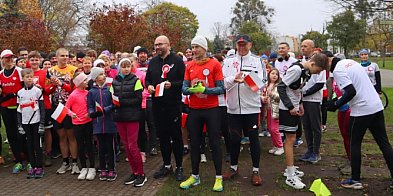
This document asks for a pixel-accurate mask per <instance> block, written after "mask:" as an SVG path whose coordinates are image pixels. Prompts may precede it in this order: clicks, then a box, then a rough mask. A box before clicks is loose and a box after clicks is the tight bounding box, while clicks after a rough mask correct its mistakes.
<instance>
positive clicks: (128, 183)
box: [124, 179, 136, 185]
mask: <svg viewBox="0 0 393 196" xmlns="http://www.w3.org/2000/svg"><path fill="white" fill-rule="evenodd" d="M135 180H136V179H135ZM135 180H133V181H130V182H124V184H125V185H131V184H134V182H135Z"/></svg>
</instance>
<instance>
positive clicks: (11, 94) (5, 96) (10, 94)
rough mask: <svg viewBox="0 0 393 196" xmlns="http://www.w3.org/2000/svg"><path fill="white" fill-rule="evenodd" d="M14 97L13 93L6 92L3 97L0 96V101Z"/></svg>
mask: <svg viewBox="0 0 393 196" xmlns="http://www.w3.org/2000/svg"><path fill="white" fill-rule="evenodd" d="M14 97H16V94H15V93H9V94H6V95H4V96H3V97H1V98H0V102H3V101H7V100H9V99H11V98H14Z"/></svg>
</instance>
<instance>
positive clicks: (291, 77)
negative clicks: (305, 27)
mask: <svg viewBox="0 0 393 196" xmlns="http://www.w3.org/2000/svg"><path fill="white" fill-rule="evenodd" d="M301 74H302V69H301V68H300V66H292V67H291V68H289V69H288V70H287V71H286V73H285V74H284V77H282V82H284V84H285V85H286V86H287V87H286V92H287V95H288V97H289V99H290V100H291V102H292V104H293V106H294V107H295V108H296V109H299V103H300V100H301V98H302V92H301V89H300V88H299V89H296V90H293V89H291V88H289V87H288V86H289V85H290V84H292V83H293V82H295V81H297V80H298V79H299V78H300V76H301ZM279 108H280V109H281V110H288V108H287V107H285V105H284V103H283V102H282V100H281V99H280V105H279Z"/></svg>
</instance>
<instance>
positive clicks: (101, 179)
mask: <svg viewBox="0 0 393 196" xmlns="http://www.w3.org/2000/svg"><path fill="white" fill-rule="evenodd" d="M107 180H108V179H107V178H100V181H107Z"/></svg>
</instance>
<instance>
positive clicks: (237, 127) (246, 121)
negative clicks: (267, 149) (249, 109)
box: [228, 114, 261, 168]
mask: <svg viewBox="0 0 393 196" xmlns="http://www.w3.org/2000/svg"><path fill="white" fill-rule="evenodd" d="M258 115H259V114H228V116H229V118H228V120H229V134H230V136H231V165H237V164H238V160H239V154H240V140H241V136H242V132H243V133H245V132H247V133H248V137H249V138H250V150H251V159H252V166H253V167H255V168H259V158H260V156H261V149H260V145H259V138H258Z"/></svg>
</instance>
